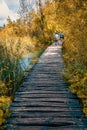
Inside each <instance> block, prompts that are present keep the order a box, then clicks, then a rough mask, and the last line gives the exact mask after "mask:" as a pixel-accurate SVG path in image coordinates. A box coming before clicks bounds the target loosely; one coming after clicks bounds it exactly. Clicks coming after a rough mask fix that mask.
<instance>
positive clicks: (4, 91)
mask: <svg viewBox="0 0 87 130" xmlns="http://www.w3.org/2000/svg"><path fill="white" fill-rule="evenodd" d="M19 4H20V8H19V10H18V14H19V16H20V17H19V19H17V20H16V21H12V20H11V19H10V17H8V19H7V24H6V25H4V26H3V28H0V125H2V124H3V123H5V122H6V118H8V117H9V116H10V113H9V107H10V104H11V102H12V101H13V98H14V94H15V92H16V90H17V89H18V87H19V85H20V83H21V82H22V79H23V76H24V74H25V72H23V71H22V69H21V65H20V62H19V59H21V58H22V57H23V56H26V55H28V54H29V53H31V52H35V51H40V50H43V49H45V48H47V47H48V46H49V45H51V44H52V43H53V40H54V39H53V35H54V33H55V31H58V32H61V33H63V34H64V37H65V39H64V43H63V49H62V55H63V59H64V70H63V72H62V74H63V77H64V79H65V80H66V82H67V83H68V84H69V89H70V90H71V92H72V93H73V94H76V95H77V96H78V98H79V99H80V102H81V106H82V107H83V112H84V113H85V115H86V117H87V45H86V44H87V38H86V36H87V0H44V2H43V0H36V1H35V3H34V1H32V2H30V1H29V0H27V1H26V0H19ZM33 4H35V9H34V8H33V7H32V5H33ZM37 59H38V57H36V60H35V62H36V61H37Z"/></svg>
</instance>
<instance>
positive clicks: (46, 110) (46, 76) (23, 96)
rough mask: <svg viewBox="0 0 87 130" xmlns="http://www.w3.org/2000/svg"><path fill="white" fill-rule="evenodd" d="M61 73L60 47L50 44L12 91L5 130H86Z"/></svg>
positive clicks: (85, 120) (82, 117) (77, 106)
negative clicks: (12, 99) (9, 114)
mask: <svg viewBox="0 0 87 130" xmlns="http://www.w3.org/2000/svg"><path fill="white" fill-rule="evenodd" d="M62 70H63V60H62V57H61V47H60V46H55V45H51V46H49V47H48V48H47V49H46V51H45V52H44V53H43V55H42V56H41V57H40V59H39V61H38V62H37V63H36V65H35V66H34V67H33V69H32V70H31V72H30V73H29V74H28V75H27V77H26V78H25V79H24V82H23V84H22V85H21V87H20V89H19V91H18V92H16V94H15V99H14V102H13V103H12V105H11V117H10V118H9V119H8V121H7V130H87V119H85V117H84V114H83V112H82V109H81V107H80V105H79V101H78V99H77V98H76V96H75V95H73V94H71V93H70V91H69V89H68V85H67V84H66V83H65V82H64V80H63V78H62V75H61V72H62Z"/></svg>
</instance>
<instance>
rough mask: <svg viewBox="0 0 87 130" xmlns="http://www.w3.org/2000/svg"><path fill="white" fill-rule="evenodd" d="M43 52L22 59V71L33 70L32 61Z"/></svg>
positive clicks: (20, 61)
mask: <svg viewBox="0 0 87 130" xmlns="http://www.w3.org/2000/svg"><path fill="white" fill-rule="evenodd" d="M42 52H43V50H41V51H39V52H35V53H29V55H27V56H25V57H23V58H22V59H20V60H19V63H20V65H21V68H22V70H23V71H24V70H26V69H27V68H32V66H33V64H31V62H32V60H34V58H36V57H39V56H40V55H41V53H42Z"/></svg>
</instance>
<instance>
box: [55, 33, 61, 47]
mask: <svg viewBox="0 0 87 130" xmlns="http://www.w3.org/2000/svg"><path fill="white" fill-rule="evenodd" d="M59 39H60V35H59V33H58V32H56V33H55V34H54V44H55V45H58V44H59Z"/></svg>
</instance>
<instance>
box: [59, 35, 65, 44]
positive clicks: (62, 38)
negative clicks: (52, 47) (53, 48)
mask: <svg viewBox="0 0 87 130" xmlns="http://www.w3.org/2000/svg"><path fill="white" fill-rule="evenodd" d="M63 42H64V34H62V33H60V39H59V44H60V45H62V44H63Z"/></svg>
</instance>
